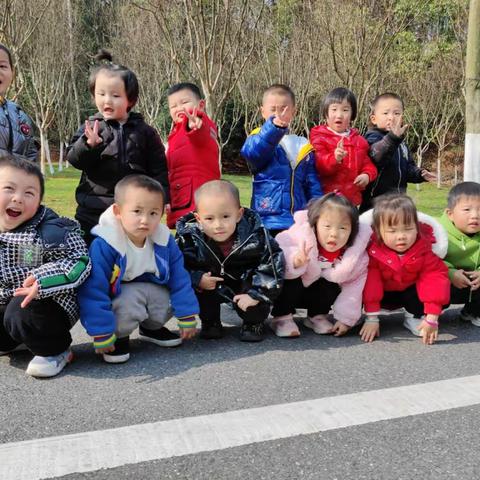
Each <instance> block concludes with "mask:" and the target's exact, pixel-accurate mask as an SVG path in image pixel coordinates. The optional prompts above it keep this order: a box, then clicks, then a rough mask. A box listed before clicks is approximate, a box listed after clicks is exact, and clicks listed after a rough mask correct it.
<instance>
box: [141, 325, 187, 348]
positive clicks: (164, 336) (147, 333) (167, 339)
mask: <svg viewBox="0 0 480 480" xmlns="http://www.w3.org/2000/svg"><path fill="white" fill-rule="evenodd" d="M139 333H140V335H139V336H138V338H140V340H145V341H146V342H152V343H154V344H155V345H158V346H160V347H178V345H181V344H182V339H181V338H180V335H178V334H176V333H173V332H171V331H170V330H169V329H168V328H167V327H162V328H159V329H158V330H148V329H146V328H142V327H140V328H139Z"/></svg>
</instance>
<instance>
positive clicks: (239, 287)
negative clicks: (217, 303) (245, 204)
mask: <svg viewBox="0 0 480 480" xmlns="http://www.w3.org/2000/svg"><path fill="white" fill-rule="evenodd" d="M177 242H178V246H179V247H180V250H182V252H183V255H184V257H185V268H186V269H187V270H188V271H189V272H190V275H191V277H192V285H193V287H194V288H195V289H197V290H198V288H199V287H198V286H199V283H200V280H201V278H202V275H203V274H204V273H208V272H211V273H212V275H213V276H217V277H223V278H224V279H225V281H224V282H218V283H217V291H218V293H219V294H221V295H222V296H224V297H227V298H228V299H229V300H231V295H232V292H233V293H235V294H239V293H248V295H250V296H251V297H252V298H254V299H255V300H259V301H263V302H268V303H272V301H273V300H274V299H275V298H276V297H277V296H278V295H279V294H280V291H281V289H282V286H283V276H284V270H285V260H284V257H283V252H282V250H281V248H280V247H279V246H278V243H277V242H276V241H275V240H274V239H273V238H272V237H271V236H270V234H269V233H268V231H267V230H266V229H265V227H264V226H263V225H262V223H261V220H260V217H259V216H258V214H257V213H255V212H254V211H253V210H250V209H248V208H246V209H245V212H244V215H243V217H242V219H241V220H240V222H239V223H238V225H237V229H236V231H235V242H234V244H233V250H232V252H231V253H230V254H229V255H228V256H227V257H224V256H223V255H222V253H221V251H220V249H219V248H218V245H217V244H216V242H214V241H213V240H211V239H209V238H208V237H206V236H205V235H204V234H203V232H202V230H201V229H200V226H199V224H198V223H197V221H196V220H195V217H194V216H193V213H189V214H188V215H185V216H183V217H182V218H180V220H178V222H177Z"/></svg>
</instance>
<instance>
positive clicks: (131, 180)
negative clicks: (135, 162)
mask: <svg viewBox="0 0 480 480" xmlns="http://www.w3.org/2000/svg"><path fill="white" fill-rule="evenodd" d="M128 187H135V188H143V189H144V190H147V191H149V192H153V193H159V194H160V195H161V196H162V203H163V206H165V190H164V189H163V187H162V185H161V184H160V182H159V181H158V180H155V179H154V178H152V177H147V175H140V174H133V175H127V176H126V177H123V178H122V179H121V180H120V181H119V182H118V183H117V184H116V185H115V192H114V200H115V203H117V204H121V203H122V201H123V195H124V193H125V191H126V189H127V188H128Z"/></svg>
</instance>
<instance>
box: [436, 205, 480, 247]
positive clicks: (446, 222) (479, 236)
mask: <svg viewBox="0 0 480 480" xmlns="http://www.w3.org/2000/svg"><path fill="white" fill-rule="evenodd" d="M440 222H441V223H442V226H443V227H444V228H445V230H446V231H447V232H448V234H449V235H450V236H451V237H453V238H454V239H455V240H456V241H458V243H461V244H462V245H463V244H466V243H468V242H470V241H471V240H475V241H476V242H478V243H480V232H479V233H476V234H475V235H467V234H466V233H463V232H461V231H460V230H459V229H458V228H457V227H456V226H455V225H454V223H453V222H452V221H451V220H450V219H449V218H448V215H447V212H443V214H442V216H441V217H440Z"/></svg>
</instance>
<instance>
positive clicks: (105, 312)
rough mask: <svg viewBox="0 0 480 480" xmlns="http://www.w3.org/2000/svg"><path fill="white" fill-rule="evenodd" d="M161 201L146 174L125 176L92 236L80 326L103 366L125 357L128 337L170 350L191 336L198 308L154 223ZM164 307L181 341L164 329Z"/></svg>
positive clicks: (161, 228) (171, 243)
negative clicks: (136, 333)
mask: <svg viewBox="0 0 480 480" xmlns="http://www.w3.org/2000/svg"><path fill="white" fill-rule="evenodd" d="M164 205H165V194H164V192H163V188H162V186H161V185H160V183H159V182H157V181H156V180H154V179H153V178H150V177H147V176H146V175H129V176H128V177H125V178H123V179H122V180H120V181H119V182H118V183H117V185H116V186H115V203H114V204H113V205H112V206H111V207H109V208H108V209H107V210H106V211H105V212H104V213H103V214H102V215H101V216H100V223H99V224H98V225H97V226H96V227H95V228H93V229H92V234H93V235H95V236H96V238H95V240H94V241H93V242H92V245H91V247H90V257H91V259H92V273H91V275H90V277H89V278H88V279H87V281H86V282H85V283H84V284H83V285H82V287H81V288H80V289H79V292H78V298H79V303H80V313H81V321H82V324H83V326H84V327H85V329H86V330H87V332H88V334H89V335H91V336H92V337H93V345H94V347H95V352H96V353H99V354H103V359H104V361H105V362H107V363H124V362H126V361H127V360H128V359H129V358H130V348H129V336H130V334H131V333H132V332H133V330H134V329H135V328H136V327H138V326H139V331H140V338H141V339H142V340H145V341H148V342H152V343H155V344H157V345H159V346H161V347H173V346H177V345H180V343H182V340H181V339H187V338H191V337H193V336H194V335H195V332H196V330H195V325H196V321H195V315H197V313H198V303H197V300H196V299H195V295H194V293H193V290H192V287H191V284H190V277H189V275H188V273H187V272H186V271H185V269H184V267H183V257H182V254H181V252H180V250H179V249H178V247H177V245H176V243H175V240H174V238H173V237H172V236H171V235H170V231H169V230H168V228H167V227H166V226H165V225H163V224H161V223H160V220H161V218H162V214H163V207H164ZM170 302H171V304H172V308H173V312H174V314H175V316H176V317H177V319H178V326H179V327H180V336H181V338H179V336H178V335H176V334H174V333H172V332H170V331H169V330H168V329H167V328H166V327H164V324H165V323H166V322H167V321H168V320H169V318H170V317H171V312H170Z"/></svg>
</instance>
